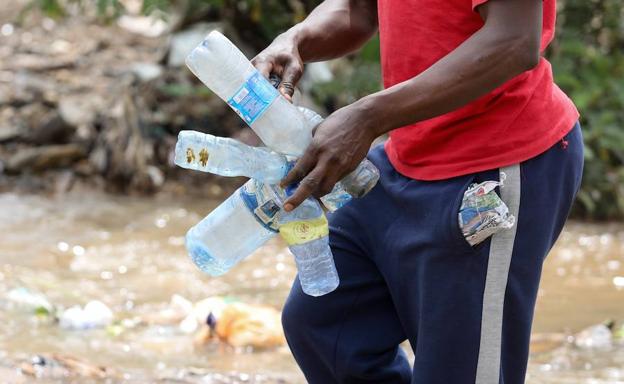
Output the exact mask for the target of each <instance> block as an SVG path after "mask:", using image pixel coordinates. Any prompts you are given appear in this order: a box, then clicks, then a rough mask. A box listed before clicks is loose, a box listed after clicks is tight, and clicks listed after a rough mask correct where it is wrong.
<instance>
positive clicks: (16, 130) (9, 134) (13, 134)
mask: <svg viewBox="0 0 624 384" xmlns="http://www.w3.org/2000/svg"><path fill="white" fill-rule="evenodd" d="M23 132H24V128H23V127H20V126H19V125H8V124H7V125H0V143H3V142H6V141H12V140H15V139H17V138H19V137H20V136H21V135H22V134H23Z"/></svg>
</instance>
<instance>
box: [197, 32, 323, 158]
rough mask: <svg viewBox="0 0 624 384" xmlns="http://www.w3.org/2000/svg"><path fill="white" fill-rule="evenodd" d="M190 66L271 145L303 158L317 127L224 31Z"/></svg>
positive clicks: (212, 36)
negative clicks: (312, 124) (275, 86)
mask: <svg viewBox="0 0 624 384" xmlns="http://www.w3.org/2000/svg"><path fill="white" fill-rule="evenodd" d="M186 65H187V66H188V67H189V68H190V70H191V71H192V72H193V73H194V74H195V76H197V77H198V78H199V79H200V80H201V81H202V82H203V83H204V84H205V85H206V86H208V88H210V89H211V90H212V91H213V92H214V93H215V94H216V95H217V96H219V97H220V98H221V99H223V100H225V101H226V102H227V103H228V104H229V105H230V107H232V109H234V111H236V112H237V113H238V114H239V115H240V117H241V118H242V119H243V120H244V121H245V122H246V123H247V124H248V125H249V126H250V127H251V129H253V130H254V131H255V132H256V134H257V135H258V136H259V137H260V139H261V140H262V141H263V142H264V143H265V144H266V145H267V146H268V147H270V148H272V149H273V150H275V151H277V152H281V153H284V154H288V155H293V156H296V157H299V156H301V155H302V154H303V151H304V150H305V149H306V148H307V147H308V144H310V140H312V129H313V128H314V127H313V126H310V125H309V123H308V121H307V119H306V117H305V116H304V115H303V114H302V113H301V112H300V111H299V110H298V109H297V107H296V106H294V105H293V104H291V103H290V102H289V101H288V100H286V99H285V98H284V97H283V96H281V95H280V94H279V92H278V91H277V90H276V89H275V88H274V87H273V85H271V83H270V82H269V80H268V79H266V78H265V77H264V76H262V74H260V73H259V72H258V71H257V70H256V69H255V68H254V66H253V65H252V64H251V62H250V61H249V60H248V59H247V58H246V57H245V55H244V54H243V53H242V52H241V51H240V50H239V49H238V48H236V46H235V45H234V44H232V42H231V41H230V40H228V39H227V38H226V37H225V36H223V35H222V34H221V33H219V32H217V31H212V32H210V34H208V36H207V37H206V39H205V40H204V41H203V42H202V43H201V44H200V45H198V46H197V47H196V48H195V49H194V50H193V51H192V52H191V53H190V54H189V55H188V57H187V58H186Z"/></svg>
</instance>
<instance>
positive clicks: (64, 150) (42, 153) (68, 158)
mask: <svg viewBox="0 0 624 384" xmlns="http://www.w3.org/2000/svg"><path fill="white" fill-rule="evenodd" d="M85 156H86V151H85V149H84V148H83V147H82V146H79V145H77V144H65V145H46V146H41V147H34V148H24V149H21V150H19V151H18V152H17V153H15V154H14V155H13V156H11V157H10V158H9V159H8V161H7V162H6V164H5V166H6V171H7V172H9V173H19V172H22V171H24V170H33V171H41V170H44V169H48V168H56V167H62V166H67V165H70V164H72V163H74V162H75V161H76V160H79V159H81V158H84V157H85Z"/></svg>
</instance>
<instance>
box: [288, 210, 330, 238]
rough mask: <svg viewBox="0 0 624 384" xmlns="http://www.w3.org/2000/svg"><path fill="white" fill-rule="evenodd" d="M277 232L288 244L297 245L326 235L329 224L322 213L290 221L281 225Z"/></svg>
mask: <svg viewBox="0 0 624 384" xmlns="http://www.w3.org/2000/svg"><path fill="white" fill-rule="evenodd" d="M279 232H280V235H282V238H283V239H284V240H285V241H286V243H288V245H298V244H304V243H307V242H309V241H312V240H316V239H320V238H321V237H323V236H327V235H328V234H329V225H328V224H327V218H326V217H325V216H324V215H323V216H321V217H318V218H316V219H312V220H306V221H291V222H290V223H286V224H284V225H282V226H281V227H280V229H279Z"/></svg>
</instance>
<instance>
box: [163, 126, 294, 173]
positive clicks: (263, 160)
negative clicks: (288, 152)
mask: <svg viewBox="0 0 624 384" xmlns="http://www.w3.org/2000/svg"><path fill="white" fill-rule="evenodd" d="M175 163H176V165H178V166H180V167H182V168H188V169H194V170H197V171H202V172H209V173H213V174H216V175H221V176H247V177H250V178H254V179H257V180H260V181H263V182H265V183H268V184H277V183H279V181H280V180H281V179H282V178H283V177H284V176H286V173H287V172H288V161H287V159H286V156H284V155H281V154H279V153H276V152H272V151H270V150H269V149H267V148H263V147H252V146H249V145H246V144H243V143H241V142H240V141H237V140H234V139H229V138H224V137H216V136H213V135H210V134H206V133H201V132H197V131H180V133H179V134H178V142H177V143H176V148H175Z"/></svg>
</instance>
